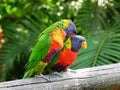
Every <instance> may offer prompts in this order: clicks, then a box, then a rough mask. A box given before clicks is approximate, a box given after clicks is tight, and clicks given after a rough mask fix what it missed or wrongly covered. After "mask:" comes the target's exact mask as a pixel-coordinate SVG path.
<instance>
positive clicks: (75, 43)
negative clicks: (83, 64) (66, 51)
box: [71, 35, 87, 51]
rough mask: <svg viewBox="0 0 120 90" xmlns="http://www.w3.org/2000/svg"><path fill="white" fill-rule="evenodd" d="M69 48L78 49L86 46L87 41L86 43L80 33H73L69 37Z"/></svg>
mask: <svg viewBox="0 0 120 90" xmlns="http://www.w3.org/2000/svg"><path fill="white" fill-rule="evenodd" d="M71 43H72V45H71V50H72V51H79V49H80V48H81V47H82V48H86V47H87V43H86V39H85V38H84V37H82V36H80V35H75V36H72V37H71Z"/></svg>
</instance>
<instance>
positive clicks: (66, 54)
mask: <svg viewBox="0 0 120 90" xmlns="http://www.w3.org/2000/svg"><path fill="white" fill-rule="evenodd" d="M77 55H78V52H73V51H71V50H69V49H64V50H63V51H61V52H60V60H59V61H58V64H60V65H63V66H69V65H71V64H73V63H74V61H75V60H76V57H77Z"/></svg>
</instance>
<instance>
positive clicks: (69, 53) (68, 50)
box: [43, 35, 87, 74]
mask: <svg viewBox="0 0 120 90" xmlns="http://www.w3.org/2000/svg"><path fill="white" fill-rule="evenodd" d="M86 47H87V42H86V39H85V38H84V37H83V36H80V35H74V36H71V37H68V39H67V40H66V42H65V43H64V47H63V48H62V50H61V51H60V52H59V53H57V54H56V56H55V57H54V58H53V59H52V60H51V62H50V63H49V64H48V65H47V67H46V68H45V70H44V72H43V73H44V74H50V73H54V72H58V73H59V72H61V71H67V67H68V66H70V65H72V64H73V63H74V62H75V60H76V58H77V55H78V52H79V49H80V48H86ZM56 74H57V73H56Z"/></svg>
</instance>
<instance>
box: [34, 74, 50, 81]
mask: <svg viewBox="0 0 120 90" xmlns="http://www.w3.org/2000/svg"><path fill="white" fill-rule="evenodd" d="M35 77H40V78H44V79H45V80H47V81H48V82H50V81H51V80H50V79H48V78H47V77H46V76H44V75H43V74H40V75H35Z"/></svg>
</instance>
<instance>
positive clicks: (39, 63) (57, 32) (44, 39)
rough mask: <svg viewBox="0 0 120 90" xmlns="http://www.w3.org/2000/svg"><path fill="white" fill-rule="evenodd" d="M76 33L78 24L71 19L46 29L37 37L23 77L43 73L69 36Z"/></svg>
mask: <svg viewBox="0 0 120 90" xmlns="http://www.w3.org/2000/svg"><path fill="white" fill-rule="evenodd" d="M75 34H76V26H75V25H74V23H73V22H72V21H71V20H61V21H58V22H56V23H54V24H53V25H51V26H50V27H48V28H47V29H45V30H44V31H43V32H42V33H41V34H40V35H39V36H38V39H37V42H36V44H35V46H34V47H33V50H32V52H31V55H30V57H29V61H28V63H27V64H26V71H25V74H24V76H23V78H28V77H31V76H33V75H36V74H37V75H38V74H41V73H42V72H43V71H44V68H45V67H46V66H47V65H48V64H49V63H50V62H51V60H52V58H53V57H54V56H55V55H56V54H57V53H58V52H59V51H60V50H61V49H62V48H63V43H64V40H65V39H66V38H67V36H70V37H71V36H74V35H75Z"/></svg>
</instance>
